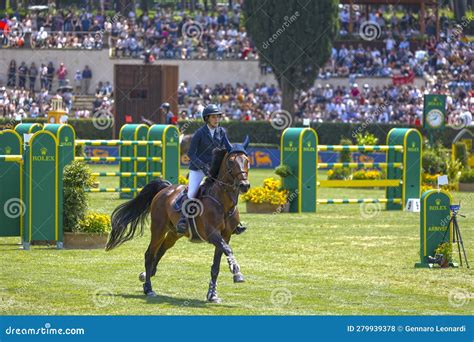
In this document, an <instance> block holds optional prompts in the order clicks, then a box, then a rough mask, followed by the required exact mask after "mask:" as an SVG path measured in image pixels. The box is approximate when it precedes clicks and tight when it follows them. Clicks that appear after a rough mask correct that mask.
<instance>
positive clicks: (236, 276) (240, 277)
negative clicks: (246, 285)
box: [234, 273, 245, 283]
mask: <svg viewBox="0 0 474 342" xmlns="http://www.w3.org/2000/svg"><path fill="white" fill-rule="evenodd" d="M243 282H245V279H244V276H243V275H242V273H237V274H234V283H243Z"/></svg>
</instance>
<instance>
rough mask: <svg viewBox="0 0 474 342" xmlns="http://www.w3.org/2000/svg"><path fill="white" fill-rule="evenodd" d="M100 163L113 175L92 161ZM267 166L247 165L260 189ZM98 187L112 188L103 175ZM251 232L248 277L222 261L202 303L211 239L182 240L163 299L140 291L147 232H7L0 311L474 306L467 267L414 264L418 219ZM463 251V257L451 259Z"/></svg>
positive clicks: (271, 224) (370, 310)
mask: <svg viewBox="0 0 474 342" xmlns="http://www.w3.org/2000/svg"><path fill="white" fill-rule="evenodd" d="M94 170H96V171H99V170H100V171H114V170H116V168H115V167H113V166H96V167H94ZM268 176H272V172H271V171H263V170H255V169H252V170H251V172H250V178H251V182H252V184H253V186H258V185H261V182H262V180H263V179H264V178H266V177H268ZM100 180H101V187H105V186H110V187H114V186H117V183H118V180H117V179H116V178H100ZM320 196H321V198H326V197H331V198H337V197H349V198H362V197H384V191H382V190H370V189H367V190H358V189H349V190H348V189H321V190H320ZM117 198H118V194H107V193H101V194H91V195H90V204H91V208H92V209H93V210H95V211H98V212H101V213H108V214H109V213H111V211H112V210H113V209H114V208H115V207H116V206H117V205H118V204H119V203H121V200H119V199H117ZM473 198H474V195H472V194H471V195H468V194H461V193H455V194H454V199H455V201H458V200H461V201H462V204H463V208H462V211H463V213H464V214H466V215H467V216H468V217H467V218H460V220H459V223H460V227H461V231H462V234H463V238H464V243H465V246H466V251H467V254H468V258H469V257H470V258H471V259H470V261H471V263H472V264H474V248H473V244H474V228H473V227H474V216H473V213H474V210H473V209H474V200H473ZM240 210H241V212H242V213H243V214H242V218H243V221H244V222H245V223H246V224H247V225H248V227H249V229H248V231H247V232H246V233H245V234H243V235H240V236H234V237H233V239H232V240H231V246H232V247H233V249H234V252H235V256H236V258H237V260H238V262H239V263H240V265H241V268H242V271H243V274H244V275H245V276H246V282H245V283H242V284H234V283H233V282H232V275H231V274H230V272H229V270H228V268H227V264H226V263H225V261H223V262H222V267H221V275H220V277H219V280H220V281H219V288H218V292H219V295H220V296H221V297H222V299H223V303H221V304H208V303H206V302H205V301H204V298H205V295H206V292H207V285H208V281H209V277H210V265H211V262H212V254H213V247H212V246H211V245H209V244H192V243H189V242H188V241H186V240H185V239H181V240H180V241H178V243H177V244H176V246H175V247H174V248H173V249H171V250H170V251H169V252H168V254H166V255H165V257H164V258H163V260H162V262H161V263H160V265H159V267H158V272H157V276H156V277H155V278H153V285H154V290H155V291H156V292H157V293H158V297H156V298H146V297H145V296H144V295H143V293H142V286H141V283H140V282H139V281H138V274H139V272H141V271H142V270H143V254H144V252H145V249H146V247H147V245H148V242H149V232H148V231H147V233H146V234H145V236H144V237H140V238H136V239H135V240H133V241H130V242H128V243H126V244H125V245H123V246H121V247H119V248H118V249H116V250H113V251H111V252H107V253H106V252H104V251H103V250H56V249H53V248H49V247H41V246H36V247H35V246H34V247H32V249H31V250H30V251H21V250H19V244H18V243H19V239H18V238H1V239H0V250H1V252H0V255H1V257H0V258H1V259H0V260H1V272H0V312H1V313H2V314H4V315H5V314H13V315H23V314H28V315H29V314H47V315H65V314H71V315H110V314H117V315H150V314H151V315H179V314H183V315H250V314H255V315H371V314H375V315H379V314H380V315H441V314H443V315H462V314H473V313H474V310H473V309H474V300H473V299H471V300H470V301H469V298H467V296H471V297H472V296H473V293H474V276H473V272H472V271H471V270H468V269H466V268H459V269H432V270H429V269H415V268H414V264H415V262H417V261H418V260H419V256H418V251H419V215H418V214H414V213H407V212H400V211H396V212H395V211H384V210H382V211H380V212H378V213H376V215H375V216H374V217H373V218H370V219H367V218H364V217H363V216H362V215H361V213H360V207H359V205H332V206H323V205H322V206H319V207H318V213H316V214H302V215H301V214H278V215H264V214H258V215H257V214H246V213H245V205H244V204H242V203H241V204H240ZM455 258H456V259H457V254H456V255H455Z"/></svg>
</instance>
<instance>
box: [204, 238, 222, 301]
mask: <svg viewBox="0 0 474 342" xmlns="http://www.w3.org/2000/svg"><path fill="white" fill-rule="evenodd" d="M221 258H222V250H220V249H219V248H217V247H216V248H215V249H214V260H213V262H212V266H211V281H210V282H209V290H208V291H207V296H206V298H207V301H209V302H211V303H220V302H221V299H220V298H219V297H218V296H217V277H218V276H219V270H220V267H221Z"/></svg>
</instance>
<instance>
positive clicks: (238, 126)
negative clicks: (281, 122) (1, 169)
mask: <svg viewBox="0 0 474 342" xmlns="http://www.w3.org/2000/svg"><path fill="white" fill-rule="evenodd" d="M23 122H40V123H45V122H46V119H45V118H39V119H38V118H36V119H25V120H23ZM68 122H69V124H70V125H71V126H73V127H74V129H75V131H76V137H77V139H112V137H113V130H114V129H115V127H112V126H111V127H109V126H110V124H107V123H106V122H105V123H102V122H101V124H103V125H102V126H105V127H106V129H103V130H102V129H97V128H95V127H94V125H93V121H92V120H91V119H69V121H68ZM9 123H11V120H9V119H4V118H0V129H2V128H5V127H6V126H7V125H9ZM202 125H203V122H202V120H186V121H180V122H179V126H180V129H181V131H182V133H184V134H192V133H194V132H195V131H196V130H197V129H198V128H199V127H201V126H202ZM221 125H222V126H223V127H224V128H226V129H227V133H228V136H229V139H230V140H231V141H232V142H242V141H244V138H245V136H246V135H247V134H248V135H249V137H250V143H263V144H273V145H277V146H279V145H280V138H281V133H282V132H283V131H282V130H277V129H275V128H273V127H272V125H271V123H270V122H268V121H263V120H262V121H246V122H240V121H226V122H222V123H221ZM292 127H302V124H301V123H299V122H295V123H294V124H293V125H292ZM394 127H398V128H413V127H410V126H406V125H399V124H397V125H391V124H381V123H377V124H368V125H367V124H359V123H343V122H324V123H316V122H314V123H312V124H311V128H313V129H315V130H316V132H317V133H318V137H319V143H320V144H322V145H337V144H339V140H340V137H350V136H352V134H353V133H354V132H362V131H367V132H369V133H371V134H373V135H374V136H375V137H376V138H377V139H378V141H379V142H385V140H386V137H387V134H388V132H389V131H390V130H391V129H392V128H394ZM183 130H184V131H183ZM420 131H421V132H422V133H423V134H425V135H426V132H424V131H423V130H420ZM458 133H459V131H458V130H455V129H454V128H452V127H446V128H445V129H444V130H443V131H440V132H434V133H433V136H434V138H435V139H437V140H440V141H441V142H442V143H443V145H444V146H445V147H449V148H451V143H452V141H453V139H454V137H455V136H456V135H457V134H458Z"/></svg>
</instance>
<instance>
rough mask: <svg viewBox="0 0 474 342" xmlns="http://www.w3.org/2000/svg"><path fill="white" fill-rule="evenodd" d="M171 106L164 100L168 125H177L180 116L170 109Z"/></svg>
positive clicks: (163, 105)
mask: <svg viewBox="0 0 474 342" xmlns="http://www.w3.org/2000/svg"><path fill="white" fill-rule="evenodd" d="M170 108H171V106H170V104H169V103H168V102H164V103H163V104H162V105H161V110H162V113H163V114H164V115H165V118H166V124H167V125H175V124H176V123H177V122H178V118H176V117H175V116H174V114H173V113H172V112H171V110H170Z"/></svg>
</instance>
